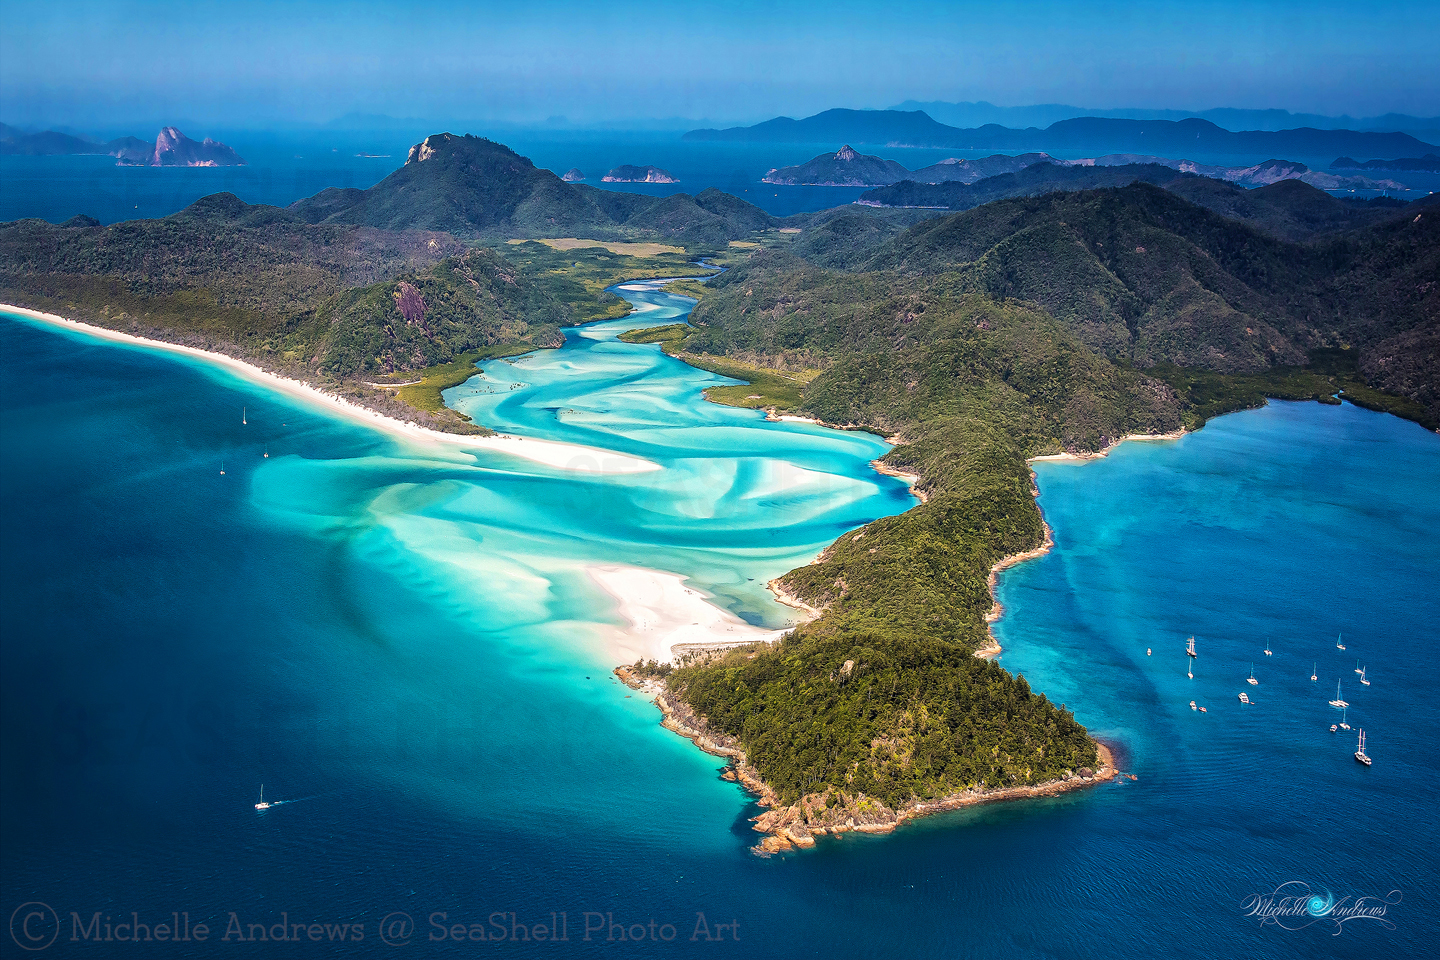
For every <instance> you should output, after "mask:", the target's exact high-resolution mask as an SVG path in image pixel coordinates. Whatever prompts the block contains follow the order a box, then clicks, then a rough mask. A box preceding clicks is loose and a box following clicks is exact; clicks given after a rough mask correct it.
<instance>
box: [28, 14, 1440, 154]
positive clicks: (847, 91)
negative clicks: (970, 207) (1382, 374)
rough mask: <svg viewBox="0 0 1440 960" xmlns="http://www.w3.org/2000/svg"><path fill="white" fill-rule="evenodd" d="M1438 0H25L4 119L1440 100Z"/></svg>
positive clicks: (1327, 105)
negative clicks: (497, 0)
mask: <svg viewBox="0 0 1440 960" xmlns="http://www.w3.org/2000/svg"><path fill="white" fill-rule="evenodd" d="M1437 19H1440V18H1437V17H1435V16H1434V4H1433V0H1432V2H1430V3H1423V4H1422V3H1409V2H1400V3H1384V2H1381V3H1355V2H1351V3H1345V4H1341V3H1334V2H1331V0H1310V2H1289V0H1287V2H1271V3H1266V2H1258V3H1254V2H1229V0H1227V2H1219V0H1213V2H1211V0H1187V2H1183V3H1182V2H1169V0H1162V2H1151V3H1144V4H1138V3H1112V2H1093V0H1071V2H1052V0H1037V2H1030V3H1024V4H998V3H994V2H990V3H919V2H906V0H871V2H867V3H851V2H844V0H841V2H816V3H784V2H778V0H771V2H763V3H759V2H757V3H751V2H731V0H727V2H723V3H711V4H706V3H693V2H691V3H685V4H665V3H657V2H654V0H651V2H648V3H628V2H622V3H605V4H598V3H595V4H591V3H574V2H545V0H538V2H525V0H520V2H513V0H512V2H509V3H506V4H504V5H494V4H488V3H484V2H468V3H452V2H449V0H431V2H425V3H394V2H378V0H375V2H347V3H334V2H316V0H310V2H306V0H290V2H285V3H273V2H268V0H261V2H248V3H247V2H234V0H229V2H213V0H186V2H183V3H176V2H159V0H133V2H114V0H111V2H105V3H100V2H93V0H64V2H57V0H43V2H41V0H4V2H3V4H0V119H3V120H5V121H6V122H11V123H16V122H20V123H33V122H53V123H57V124H70V125H76V126H84V125H87V124H88V125H91V126H94V125H97V124H105V125H109V124H114V123H122V122H124V121H126V120H130V119H134V120H141V119H144V120H147V121H148V120H151V119H156V118H165V117H185V118H193V119H197V120H203V121H206V122H212V123H221V124H248V123H279V122H313V121H325V120H329V119H332V118H334V117H337V116H340V115H342V114H346V113H351V112H357V111H358V112H365V113H384V114H389V115H391V116H397V117H421V118H457V119H487V120H511V121H520V122H528V121H539V120H544V119H545V118H546V117H549V116H552V115H564V116H566V117H568V118H570V119H571V120H574V121H582V122H586V121H600V120H612V119H623V118H640V117H672V116H679V117H691V118H711V119H716V120H744V121H753V120H757V119H763V118H766V117H770V116H774V115H777V114H788V115H791V116H804V115H808V114H810V113H814V112H817V111H819V110H822V109H825V108H827V107H832V106H854V107H883V106H887V105H890V104H893V103H897V102H899V101H901V100H905V99H911V98H913V99H917V100H990V101H992V102H994V103H998V104H1002V105H1020V104H1028V103H1044V102H1062V103H1071V104H1077V105H1080V106H1086V107H1096V108H1105V107H1162V108H1173V109H1196V110H1199V109H1206V108H1209V107H1220V106H1231V107H1255V108H1261V107H1280V108H1284V109H1289V110H1294V111H1303V112H1315V113H1325V114H1340V113H1349V114H1352V115H1356V116H1362V115H1375V114H1380V113H1386V112H1390V111H1396V112H1404V113H1412V114H1420V115H1431V116H1433V115H1435V114H1440V57H1437V56H1436V55H1435V51H1436V50H1437V49H1440V28H1437V26H1436V21H1437Z"/></svg>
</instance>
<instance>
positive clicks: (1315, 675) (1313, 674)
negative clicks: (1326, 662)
mask: <svg viewBox="0 0 1440 960" xmlns="http://www.w3.org/2000/svg"><path fill="white" fill-rule="evenodd" d="M1317 665H1318V663H1312V664H1310V679H1311V680H1312V681H1313V680H1319V679H1320V674H1319V673H1318V672H1316V669H1315V668H1316V666H1317Z"/></svg>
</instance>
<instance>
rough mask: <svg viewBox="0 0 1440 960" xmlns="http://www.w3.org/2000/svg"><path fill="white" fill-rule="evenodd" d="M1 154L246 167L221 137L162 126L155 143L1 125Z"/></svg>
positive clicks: (147, 164) (128, 163)
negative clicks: (28, 130)
mask: <svg viewBox="0 0 1440 960" xmlns="http://www.w3.org/2000/svg"><path fill="white" fill-rule="evenodd" d="M0 154H4V155H7V156H27V157H59V156H105V157H114V158H116V160H117V161H118V162H119V164H120V165H121V166H127V167H242V166H245V160H244V158H242V157H241V156H240V155H239V154H238V153H236V152H235V151H234V150H233V149H231V148H230V147H228V146H226V145H225V144H223V143H220V142H219V141H218V140H211V139H210V138H208V137H207V138H205V139H204V140H202V141H196V140H191V139H190V138H189V137H187V136H185V134H183V133H181V132H180V131H179V130H178V129H177V128H175V127H165V128H163V129H161V131H160V135H159V136H157V137H156V138H155V142H154V143H149V142H147V141H145V140H141V139H140V138H139V137H118V138H116V139H114V140H108V141H105V142H103V143H102V142H100V141H98V140H90V139H87V138H85V137H77V136H74V135H72V134H68V133H60V132H58V131H55V130H46V131H44V132H41V133H24V132H22V131H20V130H18V129H16V128H15V127H11V126H7V125H4V124H0Z"/></svg>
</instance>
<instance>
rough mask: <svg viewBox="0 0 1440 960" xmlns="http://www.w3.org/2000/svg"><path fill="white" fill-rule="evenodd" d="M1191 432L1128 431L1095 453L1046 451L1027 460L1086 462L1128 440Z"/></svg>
mask: <svg viewBox="0 0 1440 960" xmlns="http://www.w3.org/2000/svg"><path fill="white" fill-rule="evenodd" d="M1189 432H1190V431H1189V430H1186V429H1185V428H1184V427H1181V428H1180V429H1179V430H1172V431H1170V432H1169V433H1128V434H1126V435H1125V436H1123V437H1121V438H1120V439H1119V440H1112V441H1110V442H1109V443H1107V444H1106V445H1105V446H1104V448H1102V449H1100V450H1097V451H1096V452H1094V453H1045V454H1041V455H1040V456H1038V457H1027V458H1026V460H1025V462H1026V463H1034V462H1036V461H1040V460H1061V461H1074V462H1078V463H1084V462H1086V461H1088V460H1099V459H1100V458H1102V457H1108V456H1110V451H1112V450H1114V449H1115V448H1116V447H1118V446H1120V444H1122V443H1125V442H1126V441H1127V440H1136V441H1140V442H1147V441H1148V442H1152V443H1153V442H1155V441H1159V440H1179V439H1180V438H1181V437H1183V436H1185V434H1187V433H1189Z"/></svg>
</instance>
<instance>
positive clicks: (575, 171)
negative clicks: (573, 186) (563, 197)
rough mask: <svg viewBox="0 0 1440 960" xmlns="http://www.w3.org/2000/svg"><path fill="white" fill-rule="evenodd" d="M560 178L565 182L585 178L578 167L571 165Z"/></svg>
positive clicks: (574, 181) (573, 181) (578, 180)
mask: <svg viewBox="0 0 1440 960" xmlns="http://www.w3.org/2000/svg"><path fill="white" fill-rule="evenodd" d="M560 179H561V180H564V181H565V182H566V183H579V182H580V181H582V180H584V179H585V174H583V173H581V172H580V168H579V167H571V168H570V169H569V170H566V171H565V175H564V176H563V177H561V178H560Z"/></svg>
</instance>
